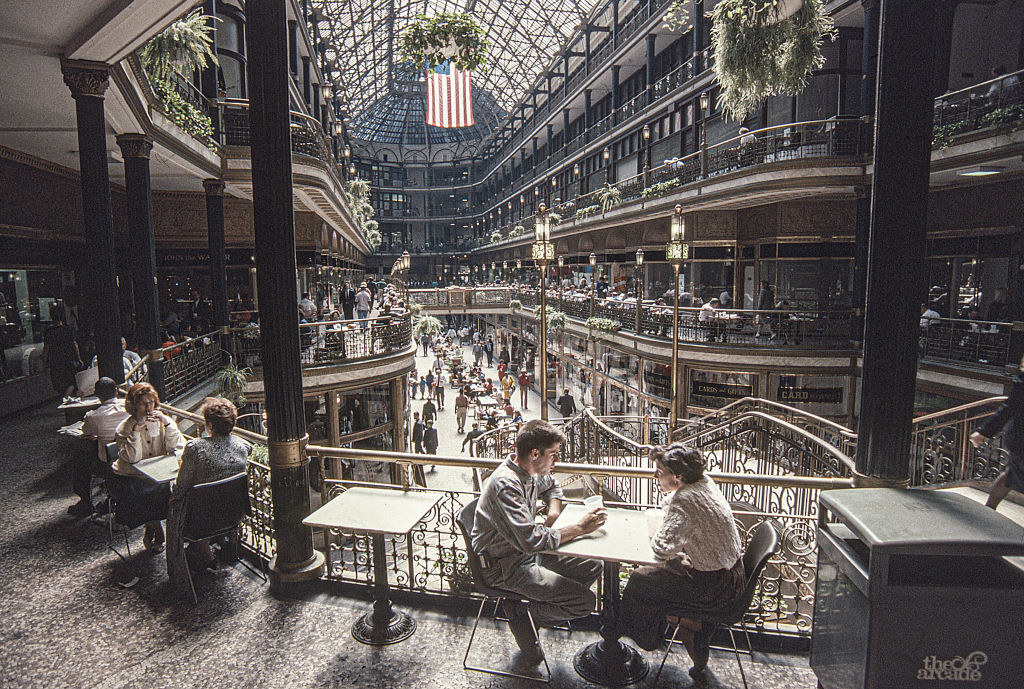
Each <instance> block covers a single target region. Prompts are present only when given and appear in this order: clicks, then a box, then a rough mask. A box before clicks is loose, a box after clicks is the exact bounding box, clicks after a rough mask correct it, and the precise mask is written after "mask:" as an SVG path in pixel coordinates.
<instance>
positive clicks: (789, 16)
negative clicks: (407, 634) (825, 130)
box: [711, 0, 836, 119]
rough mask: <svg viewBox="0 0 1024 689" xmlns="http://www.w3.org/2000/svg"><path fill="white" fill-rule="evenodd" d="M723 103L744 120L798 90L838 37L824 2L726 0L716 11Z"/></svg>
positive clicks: (713, 33)
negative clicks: (824, 49) (768, 102)
mask: <svg viewBox="0 0 1024 689" xmlns="http://www.w3.org/2000/svg"><path fill="white" fill-rule="evenodd" d="M711 20H712V27H711V42H712V48H713V53H714V59H715V65H714V69H715V75H716V78H717V79H718V83H719V85H720V86H721V92H720V94H719V97H718V104H719V106H721V107H722V108H723V109H724V110H725V111H726V112H727V113H729V115H730V116H732V117H733V118H735V119H742V118H744V117H745V116H746V115H747V114H748V113H749V112H751V111H752V110H755V109H757V107H758V106H759V105H760V104H761V102H762V101H764V99H765V98H767V97H769V96H774V95H777V94H779V93H789V94H793V95H795V94H797V93H800V92H801V91H803V89H804V87H805V86H806V85H807V77H808V75H809V74H810V73H811V71H813V70H815V69H817V68H819V67H821V65H823V64H824V62H825V57H824V56H823V55H822V53H821V44H822V42H823V41H824V40H825V39H828V40H833V39H834V38H835V36H836V30H835V25H834V24H833V22H832V19H831V18H830V17H829V16H828V15H827V14H826V13H825V10H824V6H823V3H822V1H821V0H722V2H720V3H718V5H716V6H715V9H714V10H712V11H711Z"/></svg>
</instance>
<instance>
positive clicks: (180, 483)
mask: <svg viewBox="0 0 1024 689" xmlns="http://www.w3.org/2000/svg"><path fill="white" fill-rule="evenodd" d="M200 412H201V413H202V415H203V421H204V430H205V431H206V437H199V438H195V439H193V440H190V441H188V442H187V443H186V444H185V449H184V450H183V451H182V453H181V460H180V467H179V469H178V476H177V478H175V480H174V487H173V488H172V489H171V500H170V506H169V508H168V512H167V535H168V539H167V540H168V543H167V545H168V550H167V576H168V578H169V579H170V580H171V584H172V585H173V586H174V587H175V589H177V590H178V591H179V593H184V592H185V590H187V588H186V586H187V581H188V579H187V577H186V576H185V571H184V567H186V566H187V565H188V564H189V563H188V562H186V556H188V560H189V561H191V563H192V564H194V566H195V568H197V569H202V568H203V567H208V566H210V565H211V564H212V563H213V559H214V558H213V553H212V552H211V551H210V543H209V541H208V540H204V541H198V542H196V543H195V544H194V545H192V546H190V547H189V548H187V549H186V548H185V547H184V543H183V542H182V539H181V532H182V528H183V527H184V523H183V519H184V518H185V510H184V505H185V496H186V495H188V492H189V491H190V490H192V488H193V486H197V485H199V484H201V483H209V482H211V481H218V480H220V479H222V478H228V477H229V476H235V475H236V474H240V473H242V472H243V471H245V469H246V465H247V464H248V461H249V455H250V454H251V453H252V445H250V444H249V443H248V442H246V441H245V440H242V439H241V438H239V437H238V436H235V435H231V431H232V430H234V428H235V421H236V420H237V419H238V410H237V409H236V408H235V405H234V404H232V403H231V402H230V401H229V400H226V399H224V398H223V397H207V398H206V399H205V400H203V406H202V408H201V409H200Z"/></svg>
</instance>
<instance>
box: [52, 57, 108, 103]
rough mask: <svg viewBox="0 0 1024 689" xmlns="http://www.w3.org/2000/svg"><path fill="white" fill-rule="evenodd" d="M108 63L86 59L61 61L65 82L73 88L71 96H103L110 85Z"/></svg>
mask: <svg viewBox="0 0 1024 689" xmlns="http://www.w3.org/2000/svg"><path fill="white" fill-rule="evenodd" d="M108 70H109V68H108V67H107V65H105V64H103V63H102V62H88V61H85V60H65V59H61V61H60V71H61V73H62V74H63V75H64V83H65V84H67V85H68V88H69V89H71V96H72V97H73V98H75V100H78V99H79V98H103V95H104V94H105V93H106V91H107V86H109V85H110V73H109V71H108Z"/></svg>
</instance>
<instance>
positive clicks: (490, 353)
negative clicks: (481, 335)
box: [484, 337, 494, 368]
mask: <svg viewBox="0 0 1024 689" xmlns="http://www.w3.org/2000/svg"><path fill="white" fill-rule="evenodd" d="M484 354H486V355H487V368H491V367H492V366H494V340H493V339H492V338H490V337H488V338H487V342H485V343H484Z"/></svg>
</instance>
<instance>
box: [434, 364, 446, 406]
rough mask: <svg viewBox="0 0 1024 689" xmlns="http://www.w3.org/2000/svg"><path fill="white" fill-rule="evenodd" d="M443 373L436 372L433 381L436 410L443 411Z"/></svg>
mask: <svg viewBox="0 0 1024 689" xmlns="http://www.w3.org/2000/svg"><path fill="white" fill-rule="evenodd" d="M444 385H445V380H444V371H438V372H437V379H436V380H434V394H435V396H436V397H437V407H438V409H441V410H442V411H443V410H444Z"/></svg>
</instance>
